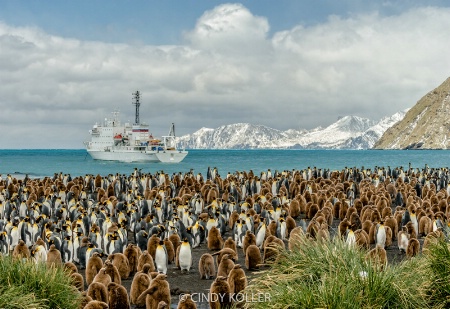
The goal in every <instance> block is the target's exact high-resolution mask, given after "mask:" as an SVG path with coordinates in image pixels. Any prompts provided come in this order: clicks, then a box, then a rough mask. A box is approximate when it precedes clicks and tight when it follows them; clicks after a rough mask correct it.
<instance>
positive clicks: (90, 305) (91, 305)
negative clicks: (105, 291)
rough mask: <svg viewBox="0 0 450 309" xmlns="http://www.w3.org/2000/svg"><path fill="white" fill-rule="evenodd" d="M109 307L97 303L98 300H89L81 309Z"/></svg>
mask: <svg viewBox="0 0 450 309" xmlns="http://www.w3.org/2000/svg"><path fill="white" fill-rule="evenodd" d="M108 308H109V306H108V304H107V303H105V302H102V301H98V300H91V301H90V302H88V303H87V304H86V306H84V307H83V309H108Z"/></svg>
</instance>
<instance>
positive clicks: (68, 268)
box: [64, 262, 78, 274]
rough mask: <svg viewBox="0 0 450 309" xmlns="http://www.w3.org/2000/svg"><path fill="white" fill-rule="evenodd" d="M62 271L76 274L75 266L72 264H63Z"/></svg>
mask: <svg viewBox="0 0 450 309" xmlns="http://www.w3.org/2000/svg"><path fill="white" fill-rule="evenodd" d="M64 269H67V270H68V271H69V272H70V273H71V274H73V273H77V272H78V268H77V266H75V264H74V263H72V262H65V263H64Z"/></svg>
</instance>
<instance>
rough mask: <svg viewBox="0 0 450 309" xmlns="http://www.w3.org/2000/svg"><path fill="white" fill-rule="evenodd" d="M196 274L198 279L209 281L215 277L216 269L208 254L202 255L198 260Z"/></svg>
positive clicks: (212, 259) (211, 257)
mask: <svg viewBox="0 0 450 309" xmlns="http://www.w3.org/2000/svg"><path fill="white" fill-rule="evenodd" d="M198 272H199V274H200V279H206V280H208V279H210V278H214V277H215V276H216V267H215V265H214V258H213V256H212V255H211V254H209V253H204V254H203V255H202V256H201V257H200V259H199V260H198Z"/></svg>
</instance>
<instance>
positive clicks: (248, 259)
mask: <svg viewBox="0 0 450 309" xmlns="http://www.w3.org/2000/svg"><path fill="white" fill-rule="evenodd" d="M259 264H261V252H260V251H259V248H258V247H257V246H256V245H250V246H248V248H247V252H246V253H245V267H246V268H247V269H248V270H254V269H258V268H259V266H258V265H259Z"/></svg>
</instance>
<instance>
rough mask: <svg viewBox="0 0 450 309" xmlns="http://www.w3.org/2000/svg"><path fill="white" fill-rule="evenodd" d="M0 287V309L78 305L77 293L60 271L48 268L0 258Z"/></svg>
mask: <svg viewBox="0 0 450 309" xmlns="http://www.w3.org/2000/svg"><path fill="white" fill-rule="evenodd" d="M0 287H1V291H0V308H67V309H71V308H74V309H75V308H78V306H79V304H80V302H81V295H80V293H79V292H78V290H77V289H76V288H75V287H74V286H73V284H72V278H71V277H70V276H69V275H68V273H67V272H66V271H64V269H63V268H59V267H56V268H47V266H46V265H45V264H36V263H34V262H32V261H19V260H17V259H13V258H11V257H8V256H7V257H0ZM14 295H18V296H21V297H14ZM12 300H13V301H12ZM27 302H29V303H28V304H27ZM3 304H5V305H3ZM35 304H36V305H35Z"/></svg>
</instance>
